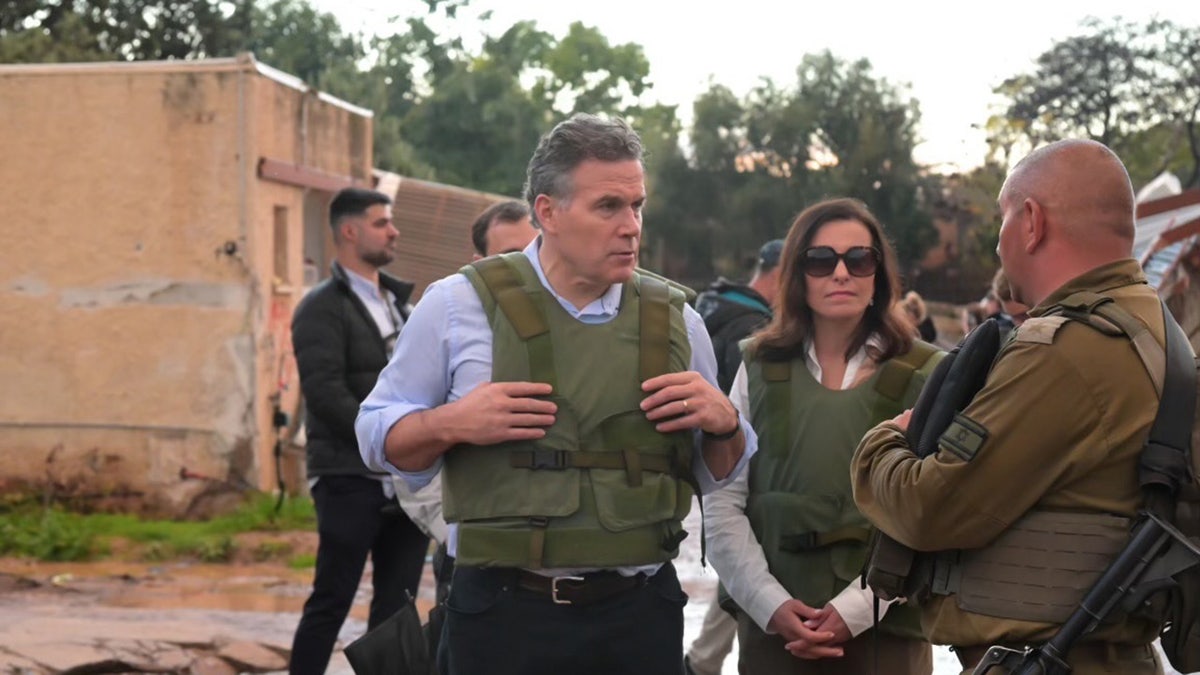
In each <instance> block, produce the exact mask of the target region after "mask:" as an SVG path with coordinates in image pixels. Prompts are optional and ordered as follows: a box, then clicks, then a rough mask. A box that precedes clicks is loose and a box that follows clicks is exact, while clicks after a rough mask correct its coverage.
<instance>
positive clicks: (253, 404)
mask: <svg viewBox="0 0 1200 675" xmlns="http://www.w3.org/2000/svg"><path fill="white" fill-rule="evenodd" d="M0 101H3V102H4V104H3V105H0V138H3V139H4V154H3V158H2V159H0V186H3V187H0V194H2V198H0V203H2V204H3V205H4V218H3V219H2V220H0V232H2V234H3V239H4V244H5V245H4V246H3V247H0V317H3V318H2V319H0V345H3V349H0V382H3V386H0V467H3V468H0V492H3V493H6V494H8V495H10V496H11V495H13V494H22V493H27V494H29V495H31V496H41V495H43V494H44V493H47V492H49V493H52V494H53V496H54V497H55V498H56V499H61V500H67V501H70V502H74V503H83V504H87V505H92V506H95V507H98V508H122V509H125V510H140V511H148V512H158V513H170V514H176V515H188V514H201V513H205V512H208V511H211V510H214V509H220V508H223V505H224V504H226V503H227V497H228V495H230V494H232V493H235V492H236V491H237V490H238V489H239V488H259V489H271V488H273V487H274V485H275V482H276V478H275V467H276V462H275V460H274V458H273V448H274V445H275V439H276V430H275V427H274V424H273V412H274V409H275V406H276V403H278V404H279V406H280V408H281V409H282V410H285V411H287V412H289V413H291V414H292V415H293V416H294V414H295V412H296V409H297V401H298V396H299V386H298V382H297V378H296V375H295V366H294V363H293V360H292V358H291V338H290V334H289V326H290V322H291V313H292V309H293V308H294V307H295V305H296V302H297V301H298V300H299V298H300V296H301V294H302V291H303V286H304V285H305V283H306V276H307V277H308V278H307V281H308V282H311V281H313V280H314V279H315V278H316V277H317V276H324V275H325V274H327V272H326V268H327V265H328V262H329V260H330V259H331V242H330V233H329V227H328V225H327V223H326V219H327V215H326V214H327V209H328V203H329V199H330V197H331V195H332V193H333V192H334V191H336V190H338V189H340V188H342V187H345V186H349V185H352V184H358V185H364V186H370V185H372V184H373V177H372V173H371V164H372V162H371V159H372V158H371V125H372V114H371V112H370V111H368V110H364V109H361V108H358V107H356V106H353V105H350V104H348V103H346V102H344V101H340V100H338V99H335V98H333V97H330V96H328V95H326V94H323V93H320V92H317V91H314V90H312V89H310V88H309V87H307V86H306V85H305V84H304V83H303V82H301V81H300V80H298V79H296V78H294V77H291V76H289V75H286V74H284V73H281V72H279V71H277V70H274V69H272V68H270V67H267V66H265V65H263V64H261V63H258V62H256V61H255V60H254V59H253V57H251V56H249V55H244V56H240V57H238V58H229V59H211V60H203V61H165V62H134V63H89V64H54V65H5V66H0ZM306 261H307V265H306ZM297 467H300V468H297ZM297 471H302V462H295V461H293V462H292V466H291V468H290V469H289V470H288V472H289V474H290V477H291V480H292V481H293V482H295V481H296V478H297ZM181 472H186V473H185V474H184V473H181ZM181 475H186V476H190V477H189V478H187V479H184V478H182V477H181Z"/></svg>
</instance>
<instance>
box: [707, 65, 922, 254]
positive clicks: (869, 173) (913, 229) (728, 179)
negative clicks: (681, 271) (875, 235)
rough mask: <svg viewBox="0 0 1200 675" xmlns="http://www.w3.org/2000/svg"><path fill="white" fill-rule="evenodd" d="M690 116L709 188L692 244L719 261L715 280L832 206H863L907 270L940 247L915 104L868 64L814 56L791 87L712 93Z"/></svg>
mask: <svg viewBox="0 0 1200 675" xmlns="http://www.w3.org/2000/svg"><path fill="white" fill-rule="evenodd" d="M693 110H694V120H695V121H694V124H693V128H692V135H691V141H692V148H693V164H692V168H693V170H694V173H695V174H696V175H695V176H694V177H692V179H691V180H692V181H694V182H695V183H698V184H699V185H700V186H701V188H700V189H699V190H697V193H696V195H695V197H694V198H693V199H692V200H691V201H692V205H693V208H694V209H695V211H694V213H693V214H692V216H691V217H690V218H689V222H690V223H691V230H690V232H689V235H690V236H691V237H692V238H695V239H700V240H707V241H709V242H710V249H711V250H712V251H713V252H720V253H721V254H722V255H721V256H720V259H718V260H716V261H714V262H715V264H716V267H717V269H718V270H721V271H723V272H730V271H734V270H740V269H741V267H742V265H741V262H742V260H743V259H744V257H745V256H746V255H747V253H748V252H753V251H754V250H755V249H756V248H757V247H758V246H759V245H760V244H761V243H762V242H763V241H766V240H768V239H772V238H775V237H779V236H782V234H783V233H784V232H785V231H786V229H787V227H788V226H789V224H790V222H791V220H792V218H793V217H794V216H795V215H796V214H797V213H798V212H799V211H800V210H802V209H803V208H804V207H805V206H806V205H807V204H810V203H812V202H814V201H817V200H819V199H822V198H824V197H827V196H849V197H856V198H858V199H861V200H863V201H864V202H865V203H866V204H867V205H868V206H869V207H870V208H871V210H872V211H873V212H874V213H876V215H878V216H879V218H880V219H881V220H882V221H883V222H884V223H885V226H886V227H887V229H888V232H889V234H890V236H891V237H892V238H893V241H894V243H895V244H896V247H897V250H898V252H899V254H900V257H901V261H902V264H903V265H904V268H905V269H911V268H912V266H913V265H914V264H915V261H916V260H917V259H918V258H919V257H920V256H921V254H923V252H924V250H925V248H926V247H927V246H928V245H929V244H930V243H931V242H932V241H933V238H934V237H935V236H936V233H935V231H934V230H933V227H932V224H931V221H930V218H929V216H928V214H927V213H926V212H925V211H924V210H923V208H922V206H921V204H919V203H918V178H919V176H920V171H919V168H918V167H917V166H916V164H915V162H914V161H913V159H912V149H913V146H914V145H915V144H916V134H915V127H916V123H917V120H918V119H919V110H918V107H917V104H916V102H915V101H912V100H910V99H908V98H906V96H905V95H904V92H903V91H902V90H901V89H899V88H897V87H894V86H893V85H891V84H890V83H888V82H886V81H885V80H879V79H876V78H875V77H874V75H873V74H872V73H871V65H870V63H869V62H867V61H855V62H848V61H844V60H842V59H839V58H837V57H835V56H834V55H832V54H831V53H829V52H824V53H821V54H813V55H808V56H805V57H804V58H803V59H802V61H801V64H800V66H799V67H798V68H797V71H796V81H795V83H794V84H792V85H791V86H781V85H779V84H777V83H775V82H772V81H770V80H764V81H763V82H761V83H760V84H759V85H758V86H756V87H755V88H754V89H752V90H751V91H750V92H749V94H748V95H747V96H746V97H745V99H744V100H739V99H738V98H737V97H736V96H734V94H733V93H732V92H731V91H730V90H729V89H728V88H726V87H723V86H721V85H717V84H713V85H711V86H710V88H709V90H708V91H707V92H705V93H704V94H702V95H701V96H700V97H699V98H697V99H696V102H695V104H694V106H693Z"/></svg>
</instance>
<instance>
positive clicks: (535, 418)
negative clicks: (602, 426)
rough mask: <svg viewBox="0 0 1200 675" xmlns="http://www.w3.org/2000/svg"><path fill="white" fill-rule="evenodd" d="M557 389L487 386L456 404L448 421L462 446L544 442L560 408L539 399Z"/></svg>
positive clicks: (507, 384) (533, 385) (510, 384)
mask: <svg viewBox="0 0 1200 675" xmlns="http://www.w3.org/2000/svg"><path fill="white" fill-rule="evenodd" d="M552 391H553V389H552V388H551V387H550V385H548V384H545V383H542V382H484V383H483V384H481V385H479V386H478V387H475V388H474V389H472V390H471V392H470V393H469V394H467V395H466V396H464V397H462V398H461V399H459V400H458V401H455V402H454V403H453V404H452V405H451V406H446V407H447V412H450V410H449V408H451V407H453V414H452V415H450V416H448V417H449V419H448V420H447V421H448V422H449V423H450V424H451V425H453V426H454V427H455V436H456V437H457V442H459V443H470V444H472V445H492V444H495V443H503V442H505V441H525V440H534V439H538V438H542V437H543V436H545V435H546V429H545V427H548V426H550V425H552V424H554V413H556V412H557V411H558V406H557V405H555V404H554V403H552V402H550V401H546V400H543V399H541V398H537V397H539V396H549V395H550V394H551V392H552Z"/></svg>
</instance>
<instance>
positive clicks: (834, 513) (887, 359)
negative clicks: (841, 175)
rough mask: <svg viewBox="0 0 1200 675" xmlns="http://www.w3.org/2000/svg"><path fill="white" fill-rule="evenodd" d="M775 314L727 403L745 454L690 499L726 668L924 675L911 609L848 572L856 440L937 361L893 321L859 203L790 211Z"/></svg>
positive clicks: (891, 280) (893, 409)
mask: <svg viewBox="0 0 1200 675" xmlns="http://www.w3.org/2000/svg"><path fill="white" fill-rule="evenodd" d="M780 278H781V286H780V291H779V297H778V300H777V302H776V304H775V316H774V317H773V318H772V319H771V322H770V323H769V324H768V325H767V327H766V328H764V329H763V330H761V331H759V332H757V333H755V334H754V336H753V337H751V338H750V341H749V343H748V344H747V346H746V349H745V357H744V361H743V364H742V366H741V368H740V369H739V370H738V373H737V376H736V377H735V379H734V383H733V390H732V391H731V392H730V398H731V400H732V401H733V403H734V405H735V406H736V407H737V409H738V411H739V412H740V413H741V414H742V416H743V417H745V418H746V419H749V420H750V421H751V423H752V424H753V426H754V430H755V434H756V435H757V436H758V437H759V438H760V439H761V449H760V451H759V452H757V453H756V454H755V455H754V457H753V458H752V459H751V460H750V466H749V467H748V470H747V471H746V472H744V473H742V474H741V475H739V476H738V477H737V478H735V479H734V481H733V483H732V484H731V485H730V486H729V487H728V488H726V489H724V490H720V491H718V492H715V493H713V495H712V496H711V497H710V498H709V499H707V500H706V503H705V511H704V523H705V532H706V533H707V543H708V556H709V559H710V560H711V562H712V565H713V568H715V569H716V571H717V574H718V575H719V576H720V577H721V580H722V582H723V583H724V584H725V587H726V588H727V589H728V591H729V595H730V596H731V598H732V599H733V601H734V602H735V603H736V604H737V607H738V616H737V620H738V642H739V644H740V653H739V658H738V668H739V672H742V673H753V674H755V675H776V674H785V673H786V674H793V673H796V674H804V675H807V674H809V673H821V674H833V673H846V674H847V675H849V674H852V673H853V674H857V673H870V672H872V669H873V668H874V667H875V665H876V664H880V665H884V667H886V669H887V672H888V673H896V674H903V675H928V674H929V673H931V672H932V669H933V655H932V651H931V649H930V646H929V643H928V642H926V641H925V640H924V639H923V638H922V636H921V629H920V625H919V623H918V621H917V615H916V613H915V611H914V609H913V608H911V607H906V606H895V607H891V608H889V607H888V606H886V605H884V606H882V607H881V608H880V612H881V613H882V614H883V616H882V619H881V621H880V623H879V625H878V627H877V628H872V624H873V608H874V598H873V597H872V593H871V590H870V589H869V588H863V587H862V584H861V581H860V579H859V578H858V574H859V571H860V570H861V569H862V566H863V563H864V561H865V557H866V546H867V540H868V537H869V534H870V530H869V525H868V523H867V521H866V519H865V518H864V517H863V516H862V515H861V514H860V513H859V512H858V509H857V508H856V507H855V506H854V500H853V497H852V496H851V494H850V479H849V478H850V476H849V466H850V457H851V455H852V454H853V452H854V448H855V447H856V446H857V445H858V441H859V439H860V438H862V435H863V433H865V432H866V431H867V430H868V429H870V428H871V427H872V426H874V425H875V424H876V423H878V422H880V421H882V420H886V419H889V418H890V417H891V416H893V415H895V414H896V413H898V412H900V411H902V410H904V409H905V408H906V407H908V406H911V405H912V403H913V402H915V400H916V397H917V394H918V393H919V392H920V390H921V386H922V385H923V384H924V381H925V379H926V378H927V376H928V374H929V372H930V371H932V369H933V367H934V365H936V363H937V362H938V361H939V360H940V355H941V352H939V351H938V350H937V349H936V348H934V347H933V346H931V345H929V344H927V343H923V342H921V341H919V340H916V339H914V337H913V335H912V330H911V328H910V327H909V325H908V324H907V322H906V321H904V320H903V319H902V318H901V317H899V316H898V315H897V313H896V312H895V307H894V305H895V303H896V300H897V296H898V295H899V281H898V274H897V263H896V257H895V254H894V253H893V251H892V247H891V245H890V244H889V243H888V240H887V238H886V237H885V236H884V233H883V229H882V226H881V225H880V223H879V221H878V220H877V219H876V218H875V216H874V215H873V214H872V213H871V212H870V211H869V210H868V209H867V207H866V206H865V205H864V204H862V203H861V202H859V201H857V200H853V199H833V200H827V201H823V202H820V203H817V204H814V205H812V206H810V207H809V208H807V209H805V210H804V211H803V212H801V213H800V214H799V215H798V216H797V217H796V219H795V221H794V222H793V224H792V227H791V229H790V231H789V232H788V235H787V239H786V244H785V246H784V249H783V264H782V268H781V272H780Z"/></svg>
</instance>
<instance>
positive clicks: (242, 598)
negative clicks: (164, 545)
mask: <svg viewBox="0 0 1200 675" xmlns="http://www.w3.org/2000/svg"><path fill="white" fill-rule="evenodd" d="M685 525H687V527H688V530H689V531H690V532H693V533H695V534H694V535H693V536H691V537H688V538H687V539H686V540H685V541H684V543H683V545H682V546H681V551H680V556H679V558H678V559H677V560H676V566H677V567H678V569H679V577H680V580H681V582H682V583H683V586H684V590H686V591H687V593H688V595H689V597H691V598H692V600H691V602H689V603H688V605H687V606H686V607H685V608H684V622H685V629H684V642H685V645H686V644H690V643H691V641H692V640H693V639H694V638H695V636H696V635H697V633H698V632H699V629H700V624H701V621H702V619H703V616H704V613H705V610H706V609H707V607H708V603H709V602H710V601H711V599H712V597H713V594H714V589H715V587H716V576H715V574H714V573H713V571H712V568H711V567H709V568H701V566H700V551H699V548H700V546H699V541H698V536H699V531H700V528H699V514H698V511H697V509H693V510H692V515H691V516H689V520H688V522H687V523H685ZM254 536H259V537H262V536H264V535H254ZM287 537H288V542H289V545H290V547H291V552H292V553H293V554H295V553H304V552H315V547H316V535H315V534H313V533H288V534H287ZM253 542H254V539H253V537H252V538H251V539H249V540H246V541H239V550H242V551H247V552H251V551H254V550H256V546H254V545H253ZM253 557H254V556H253V555H252V554H247V555H239V556H238V558H237V560H238V561H237V562H234V563H230V564H201V563H187V562H170V563H144V562H116V561H100V562H90V563H37V562H29V561H22V560H14V559H2V558H0V673H30V674H33V673H55V672H70V671H72V670H77V669H82V668H87V669H88V670H89V672H92V673H101V672H138V671H142V672H190V673H197V674H202V675H233V674H234V673H237V672H258V673H262V672H279V671H283V670H285V669H286V664H287V654H288V652H289V651H290V647H291V639H292V633H293V631H294V630H295V627H296V623H297V622H298V621H299V619H300V610H301V608H302V607H303V604H304V601H305V599H307V597H308V592H309V588H310V586H309V585H310V583H311V581H312V576H311V575H312V570H311V569H300V570H296V569H291V568H289V567H288V565H287V564H286V561H285V560H284V559H282V558H280V559H277V560H272V561H268V562H254V561H253V560H252V558H253ZM370 577H371V572H370V569H369V567H368V570H367V573H366V574H365V575H364V577H363V583H362V585H361V586H360V588H359V593H358V596H357V598H356V599H355V604H354V607H353V609H352V610H351V615H350V618H349V619H348V620H347V621H346V624H345V625H344V626H343V628H342V631H341V634H340V642H341V645H342V646H344V645H345V644H348V643H349V642H350V641H352V640H353V639H354V638H356V637H358V636H359V635H361V634H362V633H363V632H364V631H365V630H366V617H367V610H368V605H369V602H370V588H371V585H370ZM432 602H433V578H432V574H431V573H430V572H429V568H428V566H427V567H426V575H425V578H424V580H423V581H422V585H421V589H420V592H419V594H418V598H417V603H418V607H419V608H420V609H421V610H422V612H426V611H428V607H429V606H430V605H431V604H432ZM724 672H725V673H735V672H737V669H736V659H735V658H729V659H727V660H726V662H725V670H724ZM934 672H935V675H956V674H957V673H958V668H957V662H956V661H955V659H954V657H953V656H952V655H951V654H950V653H949V652H948V651H946V650H944V649H938V650H937V651H936V652H935V671H934ZM328 673H329V674H331V675H351V673H352V670H351V669H350V667H349V664H348V663H347V662H346V660H345V657H344V656H343V655H342V653H341V650H340V648H339V649H337V650H335V653H334V655H333V659H332V660H331V662H330V666H329V670H328Z"/></svg>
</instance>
